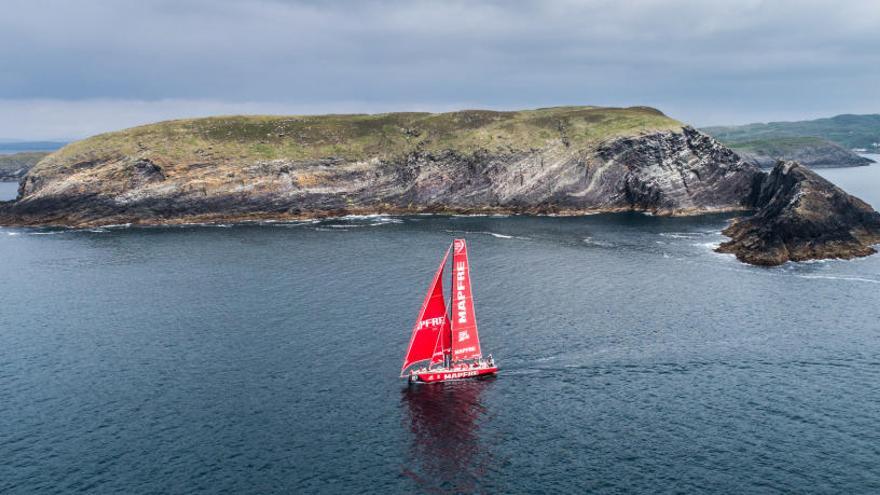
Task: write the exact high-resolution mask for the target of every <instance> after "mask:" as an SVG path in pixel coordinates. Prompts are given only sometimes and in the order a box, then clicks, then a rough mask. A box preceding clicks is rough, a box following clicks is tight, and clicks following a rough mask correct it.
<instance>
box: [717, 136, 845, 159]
mask: <svg viewBox="0 0 880 495" xmlns="http://www.w3.org/2000/svg"><path fill="white" fill-rule="evenodd" d="M829 146H830V147H834V148H838V147H839V145H838V144H836V143H832V142H831V141H828V140H827V139H822V138H818V137H790V138H786V137H783V138H765V139H755V140H753V141H742V142H735V143H732V144H731V145H730V147H731V148H733V149H734V150H736V151H745V152H749V153H760V154H762V155H769V156H784V155H788V154H791V153H794V152H797V151H800V150H803V149H808V148H825V147H829Z"/></svg>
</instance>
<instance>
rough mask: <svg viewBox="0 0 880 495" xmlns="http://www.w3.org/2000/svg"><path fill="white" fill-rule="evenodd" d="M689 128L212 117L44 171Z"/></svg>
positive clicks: (597, 112) (110, 139)
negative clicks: (101, 163) (89, 164)
mask: <svg viewBox="0 0 880 495" xmlns="http://www.w3.org/2000/svg"><path fill="white" fill-rule="evenodd" d="M681 127H682V124H681V123H680V122H678V121H676V120H673V119H671V118H669V117H667V116H665V115H663V113H661V112H660V111H658V110H655V109H653V108H648V107H632V108H600V107H557V108H545V109H538V110H525V111H511V112H497V111H489V110H464V111H458V112H449V113H439V114H432V113H386V114H376V115H363V114H358V115H320V116H226V117H210V118H200V119H189V120H173V121H168V122H160V123H156V124H150V125H145V126H140V127H134V128H131V129H126V130H122V131H118V132H111V133H106V134H100V135H97V136H94V137H91V138H88V139H84V140H82V141H78V142H75V143H72V144H70V145H68V146H66V147H64V148H63V149H62V150H60V151H59V152H56V153H55V154H53V155H52V156H51V157H50V159H48V160H45V161H44V162H43V163H42V164H41V167H42V166H46V167H49V166H52V165H54V164H62V163H67V164H69V163H71V162H80V161H87V160H93V159H106V158H108V157H114V156H120V157H121V156H144V155H149V156H156V155H158V156H160V157H162V158H164V159H167V160H168V161H171V162H176V163H187V162H214V161H220V162H225V163H230V162H253V161H256V160H259V161H264V160H274V159H286V160H310V159H318V158H326V157H336V158H340V159H343V160H349V161H351V160H361V159H367V158H374V157H379V158H384V157H389V156H397V155H401V154H404V153H407V152H411V151H415V150H424V151H439V150H448V149H453V150H456V151H460V152H465V153H467V152H472V151H476V150H478V149H486V150H509V149H513V150H529V149H534V148H540V147H543V146H545V145H547V144H548V143H550V142H552V141H557V142H558V141H559V140H562V142H564V143H566V144H568V145H571V146H584V145H589V144H591V143H592V144H595V143H598V142H601V141H603V140H605V139H608V138H612V137H616V136H624V135H637V134H641V133H646V132H652V131H661V130H675V129H680V128H681Z"/></svg>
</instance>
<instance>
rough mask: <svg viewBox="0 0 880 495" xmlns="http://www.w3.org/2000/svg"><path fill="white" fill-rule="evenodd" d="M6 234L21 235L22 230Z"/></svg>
mask: <svg viewBox="0 0 880 495" xmlns="http://www.w3.org/2000/svg"><path fill="white" fill-rule="evenodd" d="M6 235H20V232H7V233H6Z"/></svg>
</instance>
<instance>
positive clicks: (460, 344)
mask: <svg viewBox="0 0 880 495" xmlns="http://www.w3.org/2000/svg"><path fill="white" fill-rule="evenodd" d="M452 253H453V254H452V308H450V309H451V313H452V315H451V318H452V360H453V361H459V360H462V359H474V358H479V357H482V351H481V350H480V336H479V334H477V317H476V315H475V314H474V297H473V294H472V292H471V273H470V267H469V266H468V256H467V244H466V243H465V242H464V239H456V240H455V241H453V243H452Z"/></svg>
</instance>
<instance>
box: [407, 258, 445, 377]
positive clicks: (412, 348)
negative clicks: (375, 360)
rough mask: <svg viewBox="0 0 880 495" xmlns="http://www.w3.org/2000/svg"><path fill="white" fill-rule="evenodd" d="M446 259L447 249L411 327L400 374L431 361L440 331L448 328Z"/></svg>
mask: <svg viewBox="0 0 880 495" xmlns="http://www.w3.org/2000/svg"><path fill="white" fill-rule="evenodd" d="M447 258H449V249H447V250H446V254H445V255H444V256H443V261H442V262H441V263H440V267H439V268H437V273H436V274H434V280H433V281H432V282H431V287H429V288H428V294H427V295H426V296H425V302H424V303H422V310H421V311H420V312H419V318H418V319H417V320H416V324H415V326H414V327H413V332H412V337H411V338H410V341H409V349H408V350H407V351H406V358H404V360H403V367H402V368H401V369H400V371H401V373H403V371H404V370H405V369H406V368H408V367H409V366H412V365H413V364H415V363H417V362H419V361H425V360H428V359H431V358H432V356H433V355H434V347H435V346H436V344H437V341H438V340H439V339H438V337H439V336H440V334H441V333H442V332H441V331H442V330H445V329H448V328H449V327H448V325H449V320H448V319H447V317H446V301H445V300H444V299H443V269H444V268H445V266H446V260H447ZM441 360H442V358H441Z"/></svg>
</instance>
